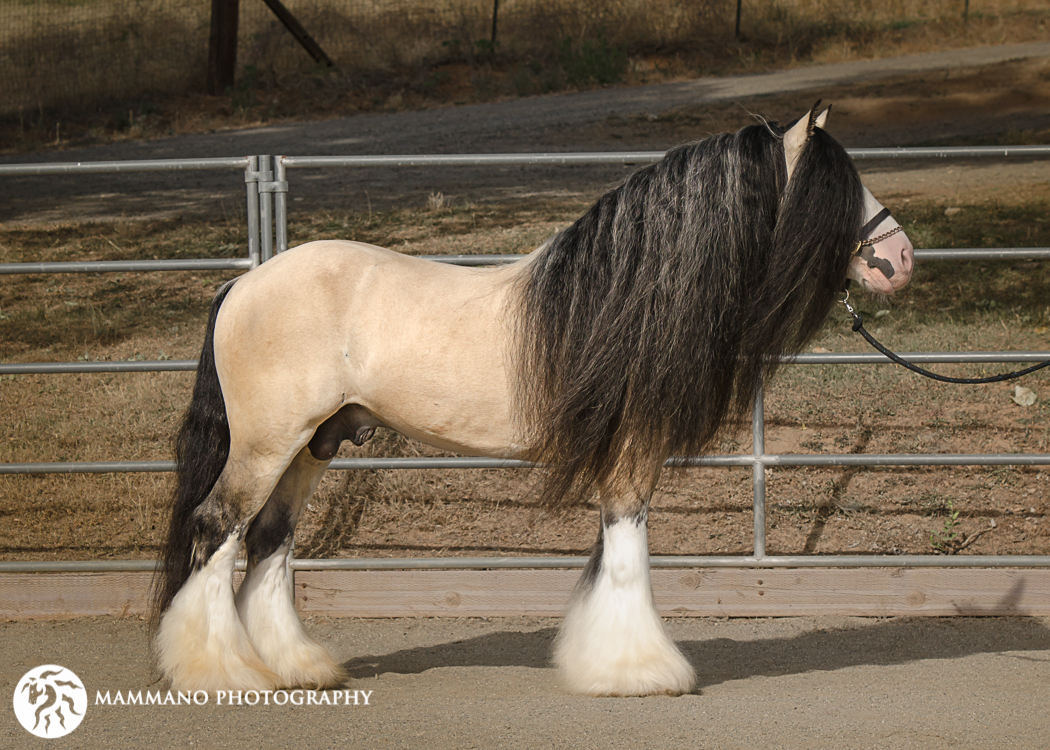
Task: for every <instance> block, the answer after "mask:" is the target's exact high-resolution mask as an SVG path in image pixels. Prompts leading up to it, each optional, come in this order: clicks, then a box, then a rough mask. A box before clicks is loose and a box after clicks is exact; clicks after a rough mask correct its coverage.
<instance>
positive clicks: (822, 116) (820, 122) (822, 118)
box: [810, 102, 832, 134]
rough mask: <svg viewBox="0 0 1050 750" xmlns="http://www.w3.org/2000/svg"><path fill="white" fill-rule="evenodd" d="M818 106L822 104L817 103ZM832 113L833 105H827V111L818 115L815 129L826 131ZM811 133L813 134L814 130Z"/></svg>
mask: <svg viewBox="0 0 1050 750" xmlns="http://www.w3.org/2000/svg"><path fill="white" fill-rule="evenodd" d="M817 104H820V102H817ZM815 108H816V107H815ZM831 111H832V105H831V104H828V105H827V109H825V110H824V111H822V112H821V113H820V114H818V116H817V118H816V119H815V120H814V121H813V124H814V126H815V127H819V128H820V129H821V130H823V129H824V125H825V124H826V123H827V116H828V113H831ZM810 132H811V134H812V133H813V131H812V130H811V131H810Z"/></svg>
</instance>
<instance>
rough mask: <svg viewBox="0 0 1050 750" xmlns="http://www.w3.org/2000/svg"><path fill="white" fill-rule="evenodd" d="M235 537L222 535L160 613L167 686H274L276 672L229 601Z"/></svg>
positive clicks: (160, 657)
mask: <svg viewBox="0 0 1050 750" xmlns="http://www.w3.org/2000/svg"><path fill="white" fill-rule="evenodd" d="M239 548H240V540H239V539H238V538H237V536H236V535H234V536H231V537H230V538H229V539H227V540H226V541H225V542H224V543H223V544H222V546H221V547H219V549H218V550H217V551H216V552H215V554H214V555H212V558H211V559H210V560H209V561H208V563H207V564H206V565H205V566H204V567H203V568H201V569H200V570H198V571H196V572H195V573H193V574H192V575H191V576H190V577H189V580H187V581H186V583H185V584H184V585H183V587H182V588H181V589H180V590H179V593H178V594H176V595H175V598H174V599H173V600H172V602H171V607H170V608H169V609H168V611H167V612H165V613H164V616H163V618H161V621H160V627H159V628H158V630H157V639H156V643H155V647H156V654H157V664H158V666H159V667H160V669H161V671H162V672H163V673H164V674H165V675H166V676H167V677H168V678H170V679H171V688H172V690H204V691H206V692H209V693H210V692H214V691H216V690H273V689H275V688H277V687H279V682H280V680H279V678H278V676H277V675H276V674H274V673H273V672H272V671H271V670H270V669H269V668H268V667H267V666H266V664H264V663H263V661H262V659H260V658H259V655H258V654H257V653H256V651H255V649H254V648H253V647H252V644H251V641H249V640H248V633H247V632H246V631H245V629H244V626H243V625H241V621H240V618H238V617H237V609H236V607H234V603H233V565H234V562H235V561H236V559H237V550H238V549H239Z"/></svg>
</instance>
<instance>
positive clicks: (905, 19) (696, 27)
mask: <svg viewBox="0 0 1050 750" xmlns="http://www.w3.org/2000/svg"><path fill="white" fill-rule="evenodd" d="M289 5H290V7H291V8H292V10H293V11H295V12H296V14H297V15H298V16H299V18H300V20H301V21H302V22H303V23H304V25H305V26H306V27H307V29H308V30H310V31H311V32H312V33H313V35H314V36H315V37H316V38H317V40H318V41H319V42H320V44H321V46H322V47H324V48H325V50H326V51H327V52H328V54H329V55H330V56H331V57H332V58H333V60H334V61H335V62H336V65H337V66H338V70H335V71H331V70H321V69H319V68H317V67H316V66H315V65H314V63H313V62H312V61H311V60H310V58H309V57H308V56H307V55H306V54H305V53H304V52H303V50H302V49H301V48H299V47H298V46H297V44H296V43H295V41H294V40H293V39H292V38H291V36H290V35H289V34H288V33H287V32H286V31H285V30H284V29H283V27H281V26H280V25H279V24H277V23H276V22H275V21H273V19H272V18H269V17H268V16H267V15H265V14H266V11H265V8H263V6H262V5H258V6H257V7H256V6H244V10H243V11H242V29H241V32H242V34H241V47H240V56H239V63H240V65H241V73H240V75H239V78H238V83H237V85H236V86H235V87H234V88H233V89H232V90H231V91H230V92H228V95H226V96H222V97H206V96H203V95H201V94H200V93H199V92H200V91H201V89H202V87H203V80H204V66H205V58H204V50H205V49H206V46H207V18H206V17H205V16H204V15H203V12H202V9H203V8H205V7H206V6H205V5H202V4H201V3H193V4H183V0H168V2H166V3H163V4H160V5H157V4H150V5H149V11H148V12H146V11H144V10H143V8H144V6H145V3H144V2H143V0H85V1H84V2H79V3H74V4H68V3H65V2H62V3H33V4H24V3H19V2H14V1H13V0H4V2H0V29H4V30H5V31H4V32H2V33H0V67H2V68H3V69H4V70H5V71H8V74H7V75H6V77H5V97H4V98H3V101H2V102H0V151H12V150H13V151H23V152H27V151H33V150H39V149H42V148H64V147H68V146H72V145H84V144H90V143H98V142H106V141H111V140H121V139H128V138H140V137H155V136H162V135H171V134H179V133H187V132H198V131H201V130H212V129H216V128H224V127H243V126H245V125H254V124H262V123H268V122H275V121H280V120H289V119H298V118H317V117H326V116H335V115H345V114H352V113H354V112H360V111H370V110H384V111H387V110H395V109H402V108H411V107H419V106H432V105H439V104H446V103H461V102H471V101H482V100H490V99H496V98H502V97H514V96H522V95H532V94H538V93H543V92H548V91H556V90H563V89H566V88H570V89H579V88H588V87H593V86H600V85H606V84H609V83H617V82H622V83H627V84H631V83H645V82H651V81H662V80H668V79H672V78H681V77H695V76H697V75H709V74H728V73H737V72H757V71H762V70H767V69H771V68H774V67H777V68H782V67H787V66H794V65H805V64H810V63H825V62H837V61H843V60H852V59H858V58H870V57H882V56H890V55H896V54H902V53H915V52H925V51H932V50H936V49H947V48H958V47H970V46H977V45H984V44H1000V43H1007V42H1022V41H1032V40H1042V39H1046V38H1047V34H1048V31H1050V9H1048V8H1047V7H1046V4H1045V2H1042V1H1041V0H974V2H972V3H971V10H970V17H969V18H968V19H966V20H964V19H963V18H962V17H961V6H962V4H961V3H945V2H943V0H868V1H867V2H864V3H854V4H850V5H849V7H848V8H847V7H846V6H844V5H843V4H842V3H838V2H832V1H831V0H782V1H781V2H775V3H769V2H765V1H764V0H763V2H759V1H758V0H748V2H745V3H744V6H743V23H742V35H741V37H740V38H736V37H734V35H733V19H734V10H735V4H734V3H733V2H731V0H708V1H707V2H701V3H685V2H681V1H680V0H677V1H675V2H672V0H656V1H655V2H653V1H651V0H650V1H648V2H642V1H641V0H600V1H599V2H591V3H579V2H575V1H574V0H573V1H570V0H520V1H518V2H510V3H504V4H503V6H501V9H500V16H499V17H500V24H499V32H498V39H497V44H496V46H495V47H493V46H492V44H491V42H490V41H489V40H490V34H491V2H488V1H487V0H446V2H442V3H437V4H432V3H427V4H420V3H414V2H405V3H402V4H398V5H394V6H391V5H388V4H383V5H378V4H372V3H357V4H351V3H349V2H347V3H346V4H342V5H338V4H332V3H328V2H325V3H321V2H318V0H299V1H298V2H290V3H289ZM31 21H32V24H31V23H30V22H31ZM30 29H31V30H30Z"/></svg>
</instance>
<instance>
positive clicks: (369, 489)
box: [0, 193, 1050, 559]
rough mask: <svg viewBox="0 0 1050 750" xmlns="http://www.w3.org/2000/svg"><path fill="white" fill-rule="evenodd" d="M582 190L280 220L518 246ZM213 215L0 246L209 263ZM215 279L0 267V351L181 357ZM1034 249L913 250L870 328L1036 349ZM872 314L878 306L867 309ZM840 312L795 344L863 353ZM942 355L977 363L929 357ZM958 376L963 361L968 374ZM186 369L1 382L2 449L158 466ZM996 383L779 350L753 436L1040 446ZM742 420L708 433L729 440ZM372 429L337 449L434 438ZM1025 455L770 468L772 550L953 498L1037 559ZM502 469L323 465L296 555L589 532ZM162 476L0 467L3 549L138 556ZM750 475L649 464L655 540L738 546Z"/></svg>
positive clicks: (987, 538) (68, 230)
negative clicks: (980, 256)
mask: <svg viewBox="0 0 1050 750" xmlns="http://www.w3.org/2000/svg"><path fill="white" fill-rule="evenodd" d="M582 208H583V206H582V205H564V204H560V205H558V206H556V207H555V206H549V205H543V204H532V205H516V206H514V207H508V206H500V205H485V206H475V205H463V204H459V205H447V204H445V205H442V206H435V207H434V208H433V210H431V211H429V212H412V213H410V212H407V211H404V212H391V213H373V214H363V215H362V214H355V213H345V214H331V213H328V214H315V215H311V216H304V217H301V218H299V219H298V222H297V224H296V225H295V226H294V228H293V232H292V234H293V236H296V237H299V238H302V239H304V240H305V239H311V238H315V237H322V236H327V237H331V236H342V237H354V238H357V239H365V240H368V241H371V242H376V243H378V244H383V245H388V246H395V247H398V248H399V249H401V250H403V251H405V252H410V253H416V254H439V253H452V252H455V253H460V252H473V253H505V252H526V251H528V250H529V249H531V248H532V247H534V246H535V245H537V244H538V243H539V242H540V241H541V240H542V239H543V238H545V237H546V236H548V235H549V234H550V233H551V232H552V231H554V230H555V229H556V228H557V227H559V226H561V225H563V224H564V223H565V222H566V221H568V220H570V219H571V218H572V217H573V216H575V215H577V214H578V213H579V211H580V210H582ZM961 208H962V211H960V212H957V213H953V214H952V215H951V216H946V215H945V213H944V209H943V207H942V206H940V205H938V204H935V203H927V202H920V201H916V200H913V201H911V202H909V203H907V204H905V205H902V206H895V207H894V209H895V214H896V215H898V216H899V217H900V218H901V219H902V221H903V223H904V224H905V225H906V227H907V229H908V232H909V234H910V235H911V236H912V237H913V238H916V239H917V244H920V245H926V246H950V245H952V244H955V245H990V246H1024V245H1035V246H1047V245H1050V224H1048V222H1047V218H1046V217H1047V216H1048V214H1050V193H1044V194H1036V195H1033V196H1030V200H1029V202H1027V203H1024V204H1021V205H1017V204H1009V205H1006V204H999V203H981V204H972V205H963V206H961ZM242 231H243V230H242V229H241V228H240V227H239V226H236V225H234V224H230V223H226V222H215V223H210V224H199V225H198V224H185V223H178V222H171V223H164V222H141V223H128V224H107V225H77V226H61V227H50V228H41V229H22V230H17V231H16V230H6V231H2V232H0V261H15V260H24V259H28V258H30V257H35V258H39V259H47V260H72V259H83V258H86V257H90V258H107V259H113V258H117V257H146V258H149V257H207V256H214V255H215V254H216V250H215V248H216V247H218V248H220V250H219V253H220V254H221V253H233V252H235V251H236V248H238V247H240V246H242V245H243V237H242V236H241V232H242ZM227 277H228V275H227V274H221V273H214V274H190V273H178V274H164V275H148V274H123V275H70V276H52V277H42V276H26V277H14V278H13V279H12V280H11V281H9V282H7V281H5V291H4V294H3V298H2V308H0V357H2V359H3V360H4V361H44V360H57V361H67V360H73V359H77V358H78V357H84V358H87V359H100V360H116V359H129V358H136V357H137V358H146V359H156V358H161V357H171V358H173V359H182V358H193V357H195V356H196V354H197V350H198V347H199V345H200V339H201V331H202V328H203V325H204V317H205V310H206V307H207V303H208V300H209V299H210V296H211V294H212V293H213V292H214V290H215V288H216V287H217V286H218V285H219V284H220V283H221V282H222V281H223V280H224V279H225V278H227ZM1048 282H1050V263H1045V262H1031V261H1015V262H1009V263H997V264H992V263H981V264H977V263H974V264H948V263H929V264H926V265H924V266H923V267H921V269H920V270H919V272H918V274H917V278H916V279H915V281H914V282H913V284H912V285H911V286H910V287H909V288H908V289H907V290H905V292H904V293H903V294H902V295H901V297H900V299H898V300H896V301H895V302H894V304H893V305H892V307H889V306H887V307H885V308H884V307H883V305H882V304H881V303H880V302H878V301H877V300H865V301H863V302H862V303H861V307H862V310H863V311H864V312H865V313H866V314H867V315H868V317H869V320H870V321H872V326H871V327H872V328H873V329H874V330H875V331H876V332H877V335H879V336H880V337H882V338H883V339H885V340H886V342H887V343H888V344H889V345H891V346H893V347H895V348H897V349H900V350H923V349H932V350H940V349H947V350H954V349H961V350H966V349H979V350H997V349H1036V350H1040V349H1042V350H1045V349H1047V348H1050V347H1048V345H1047V341H1048V339H1050V336H1048V331H1050V306H1048V305H1047V295H1046V289H1047V288H1048V287H1050V283H1048ZM880 309H886V310H888V311H889V312H888V314H884V315H882V316H880V317H878V318H876V317H875V314H876V313H877V312H879V310H880ZM844 317H845V316H844V315H842V316H833V319H831V320H829V321H828V323H827V325H826V327H825V329H824V331H823V333H822V334H821V336H820V338H819V339H818V341H816V342H815V344H814V345H815V346H819V347H823V348H826V349H830V350H834V351H846V350H862V349H863V348H864V345H863V342H861V341H860V340H859V339H857V338H856V337H855V336H854V335H853V334H852V333H850V332H849V330H848V326H847V324H846V322H845V320H844ZM940 369H942V370H944V371H946V372H959V371H962V370H968V371H973V370H974V369H975V368H965V367H956V366H942V367H941V368H940ZM976 369H978V370H980V369H981V368H976ZM191 379H192V376H191V375H190V374H182V373H155V374H139V375H63V376H43V375H41V376H5V377H4V378H3V379H2V380H0V400H2V402H3V405H4V409H5V413H6V414H8V415H9V416H8V418H7V419H5V420H4V421H3V423H0V461H3V462H20V461H41V460H43V461H98V460H115V459H131V458H134V459H166V458H168V457H169V456H170V436H171V434H172V433H173V431H174V429H175V427H176V422H177V419H178V415H179V413H180V412H181V409H182V408H183V406H184V404H185V403H186V401H187V399H188V398H189V390H190V385H191ZM1025 385H1026V386H1028V387H1029V388H1032V389H1033V390H1035V391H1036V392H1037V393H1038V394H1039V396H1040V400H1039V401H1038V402H1037V403H1036V404H1034V405H1033V406H1030V407H1027V408H1022V407H1020V406H1018V405H1016V404H1015V403H1013V402H1012V401H1011V399H1010V395H1011V394H1012V386H1006V385H998V386H987V387H982V388H962V387H957V386H947V385H940V384H932V383H928V382H926V381H924V380H920V379H918V378H916V377H914V376H911V375H908V374H904V373H902V372H901V371H899V370H897V369H896V368H890V367H881V366H870V367H830V366H827V367H793V368H786V370H785V372H784V374H783V376H782V377H781V378H780V380H779V381H778V382H777V383H776V384H775V386H774V387H773V388H772V389H771V392H770V393H769V394H768V397H767V416H768V420H769V426H768V429H767V449H768V450H770V451H771V452H799V451H801V452H835V453H842V452H866V453H892V452H960V453H969V452H1037V453H1047V452H1050V429H1048V426H1047V425H1048V417H1050V406H1048V404H1050V376H1047V375H1046V374H1045V373H1043V374H1040V375H1037V376H1031V377H1029V378H1027V379H1026V381H1025ZM748 446H749V438H748V436H747V435H746V434H741V435H740V436H739V437H738V438H737V439H736V440H735V441H728V442H727V443H726V444H725V445H723V446H721V449H722V450H724V451H736V450H747V449H748ZM434 453H435V452H434V451H432V450H431V449H429V448H426V447H424V446H421V445H418V444H413V443H408V442H407V441H404V440H403V439H401V438H400V437H398V436H396V435H393V434H392V433H389V432H387V433H382V432H381V434H380V436H379V437H378V438H377V439H376V440H375V441H373V442H372V443H370V444H368V445H366V446H364V447H363V448H360V449H357V448H352V447H348V448H347V449H345V450H344V451H343V455H418V454H426V455H433V454H434ZM1047 478H1048V472H1046V470H1045V469H1017V468H988V469H986V468H962V469H873V470H864V471H857V470H847V471H843V470H830V469H829V470H814V469H807V470H801V469H799V470H790V469H778V470H776V471H774V472H771V476H770V501H769V502H770V514H771V516H770V517H771V522H770V529H769V549H770V551H771V552H780V553H798V552H803V551H806V552H846V553H848V552H863V551H868V552H870V551H877V552H894V551H898V552H930V551H931V546H930V540H929V534H930V533H931V532H932V531H933V530H935V529H937V528H939V527H941V525H942V524H943V518H944V516H945V513H946V511H947V508H948V503H949V502H951V503H953V505H954V508H955V509H956V510H960V511H961V512H962V521H963V525H962V527H961V529H962V531H963V532H965V533H967V534H969V533H974V532H976V531H977V530H980V529H984V528H987V527H988V526H989V524H990V521H992V520H995V521H996V524H997V525H996V529H995V530H994V531H993V532H991V533H988V534H985V535H984V536H982V537H981V538H980V540H979V541H978V542H977V543H975V544H974V545H972V547H970V548H968V549H967V551H971V552H987V553H991V552H1017V551H1026V552H1035V553H1047V552H1050V527H1048V524H1047V520H1046V512H1047V510H1048V506H1050V484H1048V482H1047ZM535 479H536V478H535V477H534V476H532V475H529V474H522V473H515V472H487V471H464V472H454V471H430V470H427V471H415V472H331V473H330V474H329V475H328V476H327V477H326V478H325V481H324V482H323V483H322V486H321V488H320V490H319V491H318V493H317V496H316V498H315V500H314V502H313V504H312V506H311V507H310V509H309V510H308V511H307V513H306V516H305V518H304V522H303V523H302V524H301V528H300V532H299V536H298V545H299V549H300V553H301V554H303V555H313V556H316V555H336V554H338V555H359V556H384V555H405V554H408V555H437V554H455V553H458V552H463V553H467V554H536V553H539V554H573V553H580V552H582V551H583V550H585V549H586V548H587V546H588V545H589V544H590V543H591V541H592V540H593V535H594V529H595V526H596V524H597V520H596V514H595V511H594V509H593V508H581V509H579V510H578V511H576V512H575V513H573V514H571V515H570V516H569V517H567V518H563V519H558V520H556V521H552V520H551V519H545V518H544V517H543V515H542V513H541V512H540V511H539V510H538V509H536V508H535V507H534V506H533V505H532V503H531V497H532V495H531V493H530V488H531V486H532V482H533V481H535ZM169 481H170V477H169V476H168V475H149V474H139V475H101V476H92V475H87V476H82V475H72V476H4V477H0V518H2V519H3V523H2V525H0V545H2V546H3V549H4V552H3V557H4V558H7V559H15V558H23V559H24V558H35V559H47V558H55V557H62V558H87V557H149V556H151V555H152V554H154V551H155V548H156V545H157V544H158V542H159V540H160V530H161V529H162V528H163V510H162V509H163V507H164V505H165V502H166V496H167V492H168V483H169ZM750 503H751V490H750V476H749V472H748V471H737V470H712V469H704V470H688V471H680V472H673V473H671V474H670V475H669V476H668V477H667V479H666V480H665V481H664V483H663V484H662V486H661V489H660V492H659V493H658V495H657V497H656V499H655V500H654V506H653V514H652V532H651V540H652V548H653V552H654V553H655V554H703V553H711V554H728V553H743V552H746V551H747V550H748V548H749V544H750Z"/></svg>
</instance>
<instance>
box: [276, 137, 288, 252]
mask: <svg viewBox="0 0 1050 750" xmlns="http://www.w3.org/2000/svg"><path fill="white" fill-rule="evenodd" d="M273 177H274V182H273V184H274V196H273V201H274V216H273V221H274V230H275V232H276V233H277V245H276V247H275V248H274V250H275V251H276V252H278V253H283V252H284V251H285V250H287V249H288V169H287V168H286V167H285V166H284V157H283V156H275V157H273Z"/></svg>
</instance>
